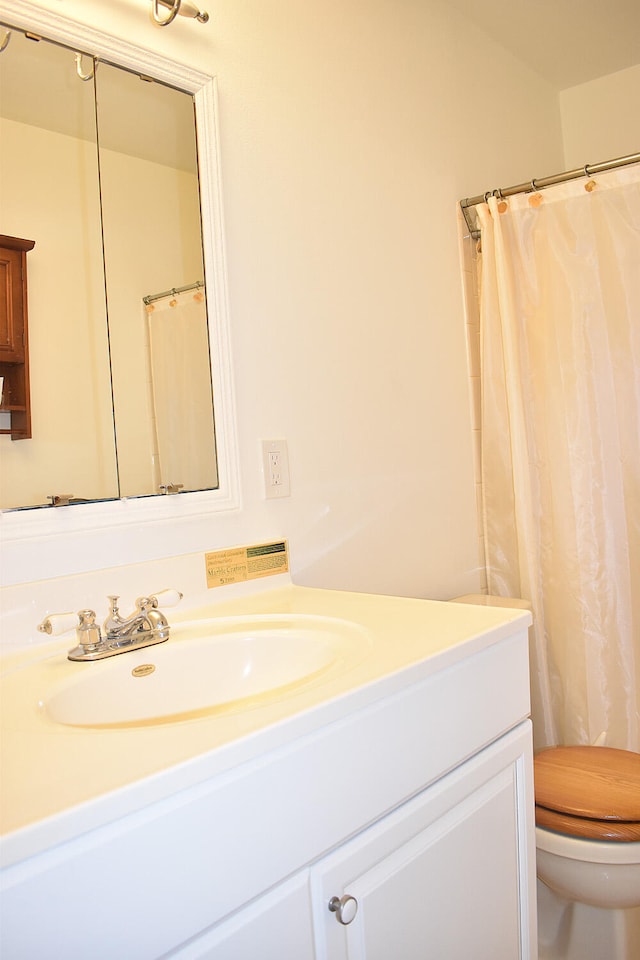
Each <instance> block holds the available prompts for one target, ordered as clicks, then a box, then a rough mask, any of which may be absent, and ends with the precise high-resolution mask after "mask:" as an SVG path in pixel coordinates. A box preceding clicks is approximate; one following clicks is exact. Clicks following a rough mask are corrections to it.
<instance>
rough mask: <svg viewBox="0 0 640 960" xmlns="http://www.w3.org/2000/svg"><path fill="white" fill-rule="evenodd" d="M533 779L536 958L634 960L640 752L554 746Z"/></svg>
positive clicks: (638, 934) (638, 922)
mask: <svg viewBox="0 0 640 960" xmlns="http://www.w3.org/2000/svg"><path fill="white" fill-rule="evenodd" d="M456 602H459V603H476V604H481V605H489V606H504V607H517V608H520V609H522V608H523V607H525V608H529V609H530V605H529V604H528V603H526V602H525V601H523V600H517V601H516V600H512V599H508V598H504V597H488V596H484V595H475V594H469V595H467V596H464V597H458V598H456ZM534 783H535V795H536V848H537V849H536V865H537V874H538V941H539V944H538V946H539V954H538V956H539V960H639V958H640V754H637V753H633V752H631V751H627V750H617V749H613V748H610V747H606V746H570V747H551V748H549V749H546V750H542V751H540V752H539V753H538V754H537V755H536V757H535V758H534Z"/></svg>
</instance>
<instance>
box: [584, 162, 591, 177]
mask: <svg viewBox="0 0 640 960" xmlns="http://www.w3.org/2000/svg"><path fill="white" fill-rule="evenodd" d="M583 170H584V175H585V177H590V176H591V172H590V171H589V164H588V163H585V165H584V167H583Z"/></svg>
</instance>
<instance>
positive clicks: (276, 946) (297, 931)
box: [166, 871, 315, 960]
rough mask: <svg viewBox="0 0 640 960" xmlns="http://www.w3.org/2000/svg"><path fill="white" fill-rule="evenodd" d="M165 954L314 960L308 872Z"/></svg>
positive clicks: (191, 959)
mask: <svg viewBox="0 0 640 960" xmlns="http://www.w3.org/2000/svg"><path fill="white" fill-rule="evenodd" d="M166 958H167V960H169V958H171V960H314V958H315V952H314V945H313V929H312V922H311V909H310V903H309V875H308V872H307V871H304V872H302V873H300V874H298V875H297V876H295V877H293V878H292V879H291V880H288V881H287V882H286V883H283V884H281V885H280V886H278V887H276V888H275V889H274V890H272V891H270V892H269V893H265V894H264V895H263V896H261V897H259V898H258V899H257V900H255V901H254V902H253V903H251V904H249V906H246V907H244V908H243V909H242V910H239V911H238V912H237V913H235V914H234V915H233V916H232V917H230V918H229V919H228V920H223V921H222V923H218V924H216V926H215V927H213V928H212V929H211V930H209V931H208V932H206V933H203V934H201V936H199V937H195V938H194V939H193V940H191V941H190V942H189V943H188V944H185V945H184V946H182V947H178V948H177V949H176V950H172V951H171V953H169V954H167V955H166Z"/></svg>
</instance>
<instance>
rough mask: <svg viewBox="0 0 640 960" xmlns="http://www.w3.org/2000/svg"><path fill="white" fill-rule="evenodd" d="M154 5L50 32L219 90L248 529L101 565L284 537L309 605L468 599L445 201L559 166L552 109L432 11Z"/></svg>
mask: <svg viewBox="0 0 640 960" xmlns="http://www.w3.org/2000/svg"><path fill="white" fill-rule="evenodd" d="M40 5H41V6H44V7H48V8H49V9H51V10H54V11H55V12H56V14H58V13H60V12H62V11H61V10H60V4H59V2H58V0H40ZM146 6H147V4H145V3H142V2H140V0H120V2H119V3H118V4H117V5H116V4H107V3H105V2H104V0H66V2H65V3H64V13H65V15H67V16H71V17H74V16H75V17H76V18H77V19H79V20H81V21H84V22H88V23H90V24H92V25H94V26H96V27H98V28H100V29H104V30H107V31H113V32H116V33H119V34H121V35H123V36H126V37H127V38H128V39H129V40H131V41H134V42H139V43H140V44H141V45H143V46H145V47H148V48H149V47H150V48H152V49H155V50H157V51H158V52H165V53H166V54H168V55H169V56H172V57H174V58H176V59H181V60H184V61H186V62H189V63H191V64H193V66H195V67H199V68H201V69H203V70H205V71H208V72H210V73H212V74H215V75H216V77H217V80H218V89H219V101H220V127H221V162H222V177H223V192H224V206H225V219H226V245H227V260H228V279H229V303H230V312H231V324H232V336H233V342H232V349H233V359H234V371H235V381H236V392H237V419H238V439H239V449H240V456H241V482H242V509H241V510H239V511H237V512H236V513H234V514H232V515H228V516H225V517H216V516H213V517H211V518H210V519H209V518H204V519H202V520H199V521H198V522H197V523H196V522H192V523H188V522H184V523H181V524H164V525H163V527H162V530H160V528H158V530H156V529H155V528H153V527H152V526H151V525H148V526H147V528H146V529H145V535H144V537H138V538H136V539H135V540H132V541H131V542H127V543H126V550H125V549H124V547H123V542H121V541H120V540H119V539H118V534H117V531H114V532H111V533H110V535H109V537H106V536H105V538H104V542H101V547H102V549H101V551H100V563H101V565H102V566H106V565H108V564H109V562H113V563H122V562H123V558H125V556H126V559H127V562H133V561H135V560H143V559H148V558H151V557H153V556H169V555H171V554H172V553H187V552H191V551H199V550H204V549H214V548H215V547H216V546H226V545H229V544H230V543H243V542H251V541H252V540H253V541H260V540H265V539H268V538H269V537H272V536H278V537H281V536H284V537H288V539H289V541H290V547H291V555H292V567H293V575H294V578H295V579H296V580H297V581H298V582H301V583H307V584H314V585H320V586H329V587H339V588H345V589H356V590H369V591H378V592H385V593H395V594H405V595H416V596H433V597H448V596H453V595H456V594H459V593H464V592H468V591H470V590H474V589H476V588H477V587H478V584H479V570H478V556H477V538H476V516H475V490H474V487H475V483H474V475H473V457H472V443H471V431H470V414H469V404H468V395H467V372H466V355H465V336H464V320H463V311H462V297H461V281H460V271H459V262H458V249H457V241H456V202H457V200H458V199H460V198H461V197H464V196H471V195H473V194H474V193H478V192H480V191H483V190H485V189H487V188H488V187H491V186H497V185H499V184H504V183H513V182H518V181H519V180H522V179H524V178H525V177H527V176H531V174H532V171H534V172H535V171H537V170H557V169H560V168H562V164H563V160H562V140H561V130H560V119H559V110H558V102H557V96H556V94H555V93H554V91H553V90H552V89H551V87H550V86H549V85H547V84H546V83H545V82H543V81H542V80H541V79H540V78H539V77H538V76H536V75H535V74H534V73H532V72H531V71H530V70H529V69H528V68H526V67H525V66H523V65H522V64H521V63H519V62H518V61H517V60H515V59H514V58H513V57H512V56H510V55H509V54H507V53H506V52H505V51H504V50H503V49H502V48H501V47H499V46H498V45H497V44H495V43H494V42H493V41H492V39H491V37H490V36H489V35H488V34H484V33H482V32H481V31H479V30H478V29H477V28H476V27H475V26H473V25H471V24H470V23H468V22H467V21H466V20H465V19H464V18H462V17H461V16H459V15H458V14H456V13H455V12H454V11H452V10H451V9H450V8H448V7H446V6H443V5H441V4H440V3H439V2H437V0H430V2H425V0H421V2H417V0H415V2H414V0H400V2H399V0H366V2H365V0H349V2H344V0H328V2H326V3H324V4H322V5H320V6H318V5H309V4H301V3H300V2H298V0H277V2H276V0H216V2H215V4H212V5H211V9H210V11H209V12H210V13H211V20H210V22H209V24H207V25H206V26H201V25H199V24H197V23H194V22H190V21H186V20H180V19H178V20H177V21H176V22H175V23H174V24H173V25H172V26H171V27H169V28H167V29H165V30H158V29H154V28H153V27H152V26H151V25H150V23H149V17H148V11H147V9H145V8H146ZM205 6H206V4H205ZM270 437H286V438H287V439H288V442H289V457H290V469H291V497H290V498H288V499H286V500H280V501H265V500H264V497H263V491H262V478H261V471H260V456H259V440H260V438H270ZM71 545H72V541H71V540H70V541H69V549H67V548H66V543H65V544H62V547H63V549H61V550H59V551H58V570H59V572H65V571H70V572H71V571H73V570H74V569H78V568H79V567H78V560H77V558H76V556H72V551H71ZM84 556H85V557H86V554H84ZM87 562H89V563H91V560H89V561H87ZM16 569H17V568H16ZM33 569H35V570H36V571H37V572H36V573H31V576H34V575H38V576H39V575H45V574H46V561H45V559H44V555H41V559H40V561H39V565H38V566H36V567H35V568H32V570H33ZM15 575H16V574H14V576H15Z"/></svg>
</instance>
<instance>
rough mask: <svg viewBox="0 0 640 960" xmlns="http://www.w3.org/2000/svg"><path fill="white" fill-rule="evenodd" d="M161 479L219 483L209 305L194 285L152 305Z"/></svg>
mask: <svg viewBox="0 0 640 960" xmlns="http://www.w3.org/2000/svg"><path fill="white" fill-rule="evenodd" d="M147 311H148V312H147V316H148V318H149V349H150V364H151V390H152V398H153V412H154V425H155V436H156V450H157V454H156V459H157V464H156V466H157V470H158V476H157V481H158V485H160V484H163V485H165V486H166V485H176V486H177V485H179V486H180V487H181V488H182V490H183V491H188V490H208V489H212V488H215V487H217V486H218V471H217V463H216V448H215V431H214V419H213V397H212V392H211V365H210V360H209V336H208V331H207V308H206V303H205V298H204V294H203V293H202V292H196V293H194V292H193V290H190V291H187V292H184V293H180V294H173V295H169V296H165V297H163V298H162V299H158V300H156V302H155V303H153V305H152V306H151V309H150V308H149V307H147Z"/></svg>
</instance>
